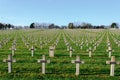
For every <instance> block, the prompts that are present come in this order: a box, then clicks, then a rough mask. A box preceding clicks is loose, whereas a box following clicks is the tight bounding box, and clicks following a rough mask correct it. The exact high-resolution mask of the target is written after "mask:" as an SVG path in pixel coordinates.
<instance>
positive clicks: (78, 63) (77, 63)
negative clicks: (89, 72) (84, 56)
mask: <svg viewBox="0 0 120 80" xmlns="http://www.w3.org/2000/svg"><path fill="white" fill-rule="evenodd" d="M71 63H76V73H75V74H76V75H79V72H80V70H79V66H80V64H84V61H80V57H79V56H76V60H72V61H71Z"/></svg>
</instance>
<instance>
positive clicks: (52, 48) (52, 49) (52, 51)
mask: <svg viewBox="0 0 120 80" xmlns="http://www.w3.org/2000/svg"><path fill="white" fill-rule="evenodd" d="M49 57H54V46H50V47H49Z"/></svg>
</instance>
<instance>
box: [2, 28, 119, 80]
mask: <svg viewBox="0 0 120 80" xmlns="http://www.w3.org/2000/svg"><path fill="white" fill-rule="evenodd" d="M108 41H110V43H111V48H112V49H113V50H114V52H112V56H115V58H116V61H120V46H118V44H120V43H118V42H119V41H120V31H119V30H87V29H86V30H79V29H78V30H77V29H76V30H69V29H68V30H57V29H56V30H55V29H51V30H3V31H0V45H1V48H0V80H119V79H120V65H115V76H113V77H111V76H110V65H108V64H106V61H107V60H110V58H108V52H107V51H106V50H107V49H108V46H107V42H108ZM13 43H15V44H16V51H15V55H14V56H13V58H14V59H16V63H13V64H12V73H8V70H7V69H8V65H7V63H4V62H3V59H6V58H7V56H8V54H11V52H12V51H11V50H10V48H11V47H12V45H13ZM26 43H28V44H29V47H27V46H26V45H25V44H26ZM81 43H83V49H81V48H80V46H79V45H80V44H81ZM95 43H97V44H98V46H97V47H96V50H94V51H93V52H92V57H89V54H88V51H87V50H88V49H89V47H91V48H92V49H94V44H95ZM40 44H42V47H43V48H42V49H41V47H40ZM66 44H69V45H70V46H71V47H72V48H73V49H74V51H73V54H72V57H69V51H67V46H66ZM87 44H88V46H87ZM51 45H56V48H55V50H54V51H55V55H54V57H53V58H50V57H49V46H51ZM32 46H34V48H35V52H34V57H32V56H31V51H30V50H29V49H30V48H31V47H32ZM43 54H45V55H46V59H47V60H50V61H51V62H50V63H46V74H42V73H41V72H42V71H41V67H42V65H41V64H40V63H39V64H38V63H37V60H38V59H41V58H42V55H43ZM77 55H78V56H80V59H81V60H82V61H84V62H85V63H84V64H81V65H80V74H79V75H78V76H76V75H75V69H76V65H75V64H72V63H71V60H75V59H76V56H77Z"/></svg>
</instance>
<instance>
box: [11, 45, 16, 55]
mask: <svg viewBox="0 0 120 80" xmlns="http://www.w3.org/2000/svg"><path fill="white" fill-rule="evenodd" d="M10 50H12V56H14V55H15V50H16V48H15V46H14V45H13V46H12V48H10Z"/></svg>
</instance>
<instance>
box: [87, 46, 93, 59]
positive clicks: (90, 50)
mask: <svg viewBox="0 0 120 80" xmlns="http://www.w3.org/2000/svg"><path fill="white" fill-rule="evenodd" d="M87 51H89V57H91V56H92V52H93V50H92V48H91V47H89V49H88V50H87Z"/></svg>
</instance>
